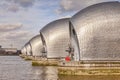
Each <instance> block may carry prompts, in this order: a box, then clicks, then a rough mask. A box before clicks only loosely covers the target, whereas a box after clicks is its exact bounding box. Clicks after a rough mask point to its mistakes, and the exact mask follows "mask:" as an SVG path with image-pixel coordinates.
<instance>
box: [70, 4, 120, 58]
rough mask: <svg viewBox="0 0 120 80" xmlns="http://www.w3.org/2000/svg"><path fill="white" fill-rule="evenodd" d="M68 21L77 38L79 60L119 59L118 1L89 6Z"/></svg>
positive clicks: (119, 16) (119, 19) (119, 7)
mask: <svg viewBox="0 0 120 80" xmlns="http://www.w3.org/2000/svg"><path fill="white" fill-rule="evenodd" d="M70 22H71V25H70V26H72V27H73V28H74V30H75V33H76V36H77V39H78V44H79V50H80V60H120V3H119V2H105V3H99V4H95V5H92V6H89V7H87V8H85V9H83V10H81V11H80V12H78V13H77V14H75V15H74V16H73V17H72V18H71V19H70ZM72 44H74V43H72Z"/></svg>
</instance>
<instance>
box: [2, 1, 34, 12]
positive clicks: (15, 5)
mask: <svg viewBox="0 0 120 80" xmlns="http://www.w3.org/2000/svg"><path fill="white" fill-rule="evenodd" d="M35 1H36V0H1V2H0V10H4V11H11V12H17V11H19V10H22V9H24V8H25V9H28V8H30V7H32V6H33V5H34V4H35Z"/></svg>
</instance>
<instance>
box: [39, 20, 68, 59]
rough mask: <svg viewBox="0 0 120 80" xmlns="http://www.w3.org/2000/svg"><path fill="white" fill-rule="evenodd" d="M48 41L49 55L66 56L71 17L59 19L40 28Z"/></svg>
mask: <svg viewBox="0 0 120 80" xmlns="http://www.w3.org/2000/svg"><path fill="white" fill-rule="evenodd" d="M40 33H41V34H42V35H43V37H44V39H45V43H46V49H47V57H48V58H59V57H66V55H68V54H67V52H66V51H65V50H66V49H67V48H68V44H69V40H70V38H69V18H65V19H59V20H56V21H53V22H51V23H49V24H47V25H46V26H45V27H44V28H42V29H41V30H40Z"/></svg>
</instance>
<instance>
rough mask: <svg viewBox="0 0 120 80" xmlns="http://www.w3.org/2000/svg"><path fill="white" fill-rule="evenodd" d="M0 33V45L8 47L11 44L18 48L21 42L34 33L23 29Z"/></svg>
mask: <svg viewBox="0 0 120 80" xmlns="http://www.w3.org/2000/svg"><path fill="white" fill-rule="evenodd" d="M0 35H1V36H0V42H1V43H0V45H2V46H4V47H10V45H11V44H12V45H13V47H17V48H19V49H20V48H21V46H23V44H25V43H26V41H28V40H29V39H30V38H31V36H33V35H34V34H33V33H31V32H29V31H25V30H15V31H8V32H0ZM6 43H7V44H6Z"/></svg>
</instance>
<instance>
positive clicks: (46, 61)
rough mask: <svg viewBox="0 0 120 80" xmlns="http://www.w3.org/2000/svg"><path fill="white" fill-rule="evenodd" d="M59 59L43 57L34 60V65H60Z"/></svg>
mask: <svg viewBox="0 0 120 80" xmlns="http://www.w3.org/2000/svg"><path fill="white" fill-rule="evenodd" d="M58 62H59V60H57V59H47V58H43V59H41V60H33V61H32V65H33V66H58Z"/></svg>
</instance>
